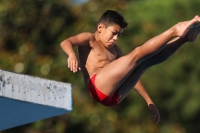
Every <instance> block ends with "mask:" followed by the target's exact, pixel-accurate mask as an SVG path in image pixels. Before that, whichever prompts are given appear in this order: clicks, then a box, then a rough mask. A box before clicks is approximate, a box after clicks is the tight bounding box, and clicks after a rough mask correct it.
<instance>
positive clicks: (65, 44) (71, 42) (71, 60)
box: [60, 32, 92, 72]
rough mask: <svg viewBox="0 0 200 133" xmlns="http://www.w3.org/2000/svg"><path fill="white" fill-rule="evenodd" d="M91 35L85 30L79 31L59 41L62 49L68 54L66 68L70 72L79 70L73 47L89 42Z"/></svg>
mask: <svg viewBox="0 0 200 133" xmlns="http://www.w3.org/2000/svg"><path fill="white" fill-rule="evenodd" d="M91 36H92V34H91V33H86V32H85V33H80V34H78V35H76V36H72V37H70V38H68V39H66V40H64V41H62V42H61V44H60V46H61V48H62V50H63V51H64V52H65V53H66V54H67V55H68V60H67V63H68V68H69V69H70V70H71V71H72V72H77V71H78V70H80V67H79V64H78V59H77V56H76V53H75V52H74V49H73V47H74V46H80V45H85V44H89V41H90V38H91Z"/></svg>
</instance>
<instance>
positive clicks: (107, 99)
mask: <svg viewBox="0 0 200 133" xmlns="http://www.w3.org/2000/svg"><path fill="white" fill-rule="evenodd" d="M95 78H96V74H95V75H94V76H92V77H91V78H90V81H89V83H88V90H89V93H90V95H91V96H92V97H93V99H95V100H96V101H97V102H100V103H101V104H103V105H104V106H115V105H117V104H118V102H119V98H118V91H116V92H115V93H114V94H112V95H111V96H107V95H105V94H103V93H102V92H101V91H100V90H99V89H98V88H97V87H96V85H95Z"/></svg>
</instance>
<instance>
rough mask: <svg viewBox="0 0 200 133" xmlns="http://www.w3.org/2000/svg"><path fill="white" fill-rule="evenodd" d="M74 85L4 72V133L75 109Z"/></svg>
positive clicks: (0, 109)
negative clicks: (73, 106) (72, 86)
mask: <svg viewBox="0 0 200 133" xmlns="http://www.w3.org/2000/svg"><path fill="white" fill-rule="evenodd" d="M71 89H72V88H71V84H69V83H63V82H58V81H53V80H48V79H44V78H39V77H33V76H28V75H23V74H17V73H13V72H9V71H4V70H0V131H2V130H5V129H9V128H13V127H16V126H20V125H24V124H28V123H31V122H35V121H38V120H42V119H45V118H50V117H53V116H57V115H61V114H65V113H67V112H69V111H71V110H72V90H71Z"/></svg>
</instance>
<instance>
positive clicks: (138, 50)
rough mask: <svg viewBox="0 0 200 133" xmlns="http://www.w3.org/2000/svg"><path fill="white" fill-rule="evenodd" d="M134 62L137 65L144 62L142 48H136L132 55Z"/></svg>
mask: <svg viewBox="0 0 200 133" xmlns="http://www.w3.org/2000/svg"><path fill="white" fill-rule="evenodd" d="M130 56H131V59H132V62H135V63H141V61H143V57H142V56H141V48H140V47H136V48H135V49H134V50H133V51H132V52H131V53H130Z"/></svg>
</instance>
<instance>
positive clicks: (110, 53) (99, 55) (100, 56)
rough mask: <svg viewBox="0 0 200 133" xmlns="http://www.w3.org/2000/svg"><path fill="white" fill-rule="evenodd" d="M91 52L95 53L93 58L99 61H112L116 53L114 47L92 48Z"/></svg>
mask: <svg viewBox="0 0 200 133" xmlns="http://www.w3.org/2000/svg"><path fill="white" fill-rule="evenodd" d="M93 54H94V55H95V58H96V59H97V60H100V61H108V62H112V61H114V60H115V59H116V57H117V53H116V51H115V49H114V48H113V49H112V48H111V49H106V48H98V49H95V50H93Z"/></svg>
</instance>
